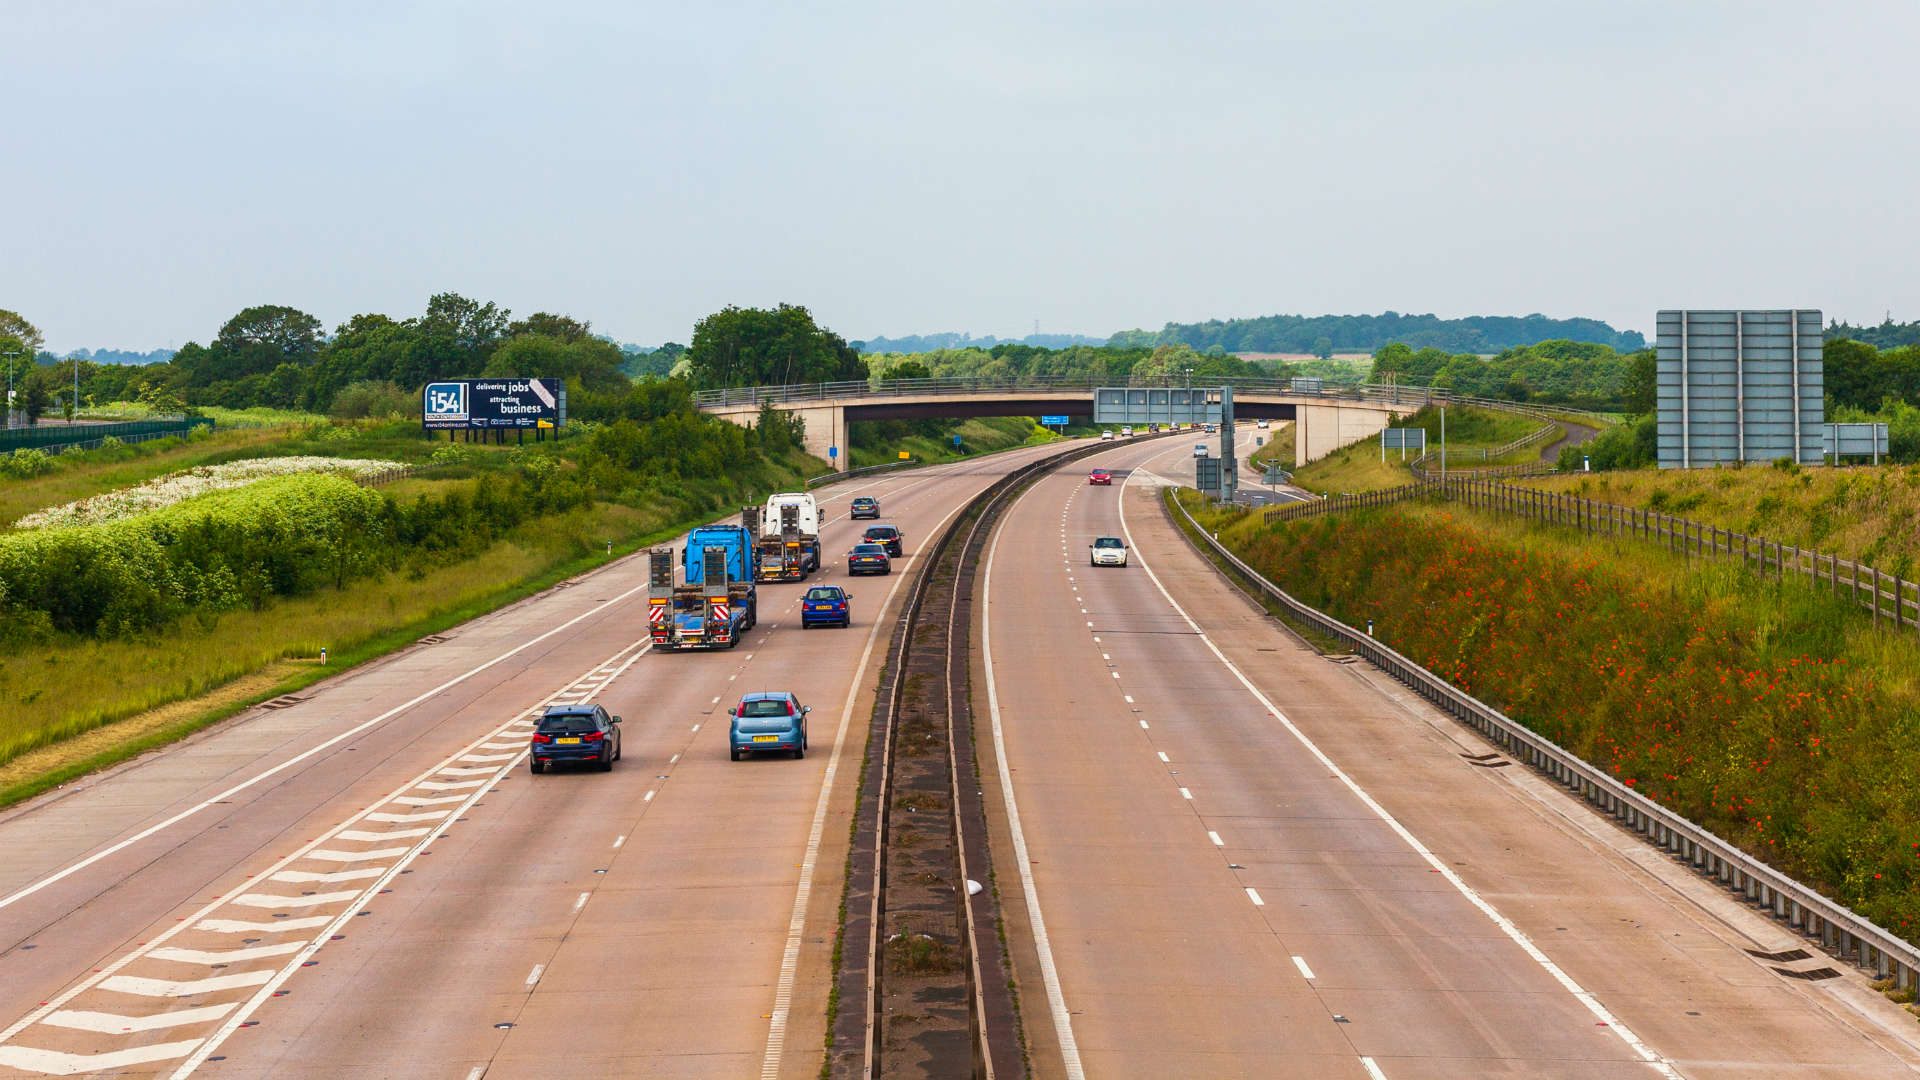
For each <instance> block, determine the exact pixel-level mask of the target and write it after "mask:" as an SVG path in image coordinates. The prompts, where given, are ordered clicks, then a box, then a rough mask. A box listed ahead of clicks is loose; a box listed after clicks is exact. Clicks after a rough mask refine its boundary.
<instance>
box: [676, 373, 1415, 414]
mask: <svg viewBox="0 0 1920 1080" xmlns="http://www.w3.org/2000/svg"><path fill="white" fill-rule="evenodd" d="M1193 385H1196V384H1194V383H1192V382H1191V381H1190V380H1188V379H1185V378H1183V377H1181V376H1177V375H1170V376H1137V377H1134V378H1130V379H1127V380H1125V381H1124V382H1122V381H1121V380H1117V379H1094V378H1086V377H1083V376H1073V375H1027V376H1020V377H1016V378H967V377H960V378H931V379H883V380H880V381H877V382H873V381H868V380H866V379H850V380H846V381H843V382H818V383H795V384H791V385H786V386H736V387H730V388H726V389H721V390H699V391H695V393H694V395H693V403H694V404H695V405H696V406H698V407H700V408H702V409H718V408H738V407H754V408H757V407H759V406H761V405H766V404H789V403H796V402H808V401H832V400H835V399H844V398H873V397H927V396H931V395H937V394H1003V393H1008V392H1020V391H1036V390H1037V391H1075V390H1088V391H1091V390H1095V389H1099V388H1101V387H1109V386H1126V387H1129V388H1141V387H1147V388H1156V387H1172V388H1185V387H1190V386H1193ZM1197 385H1198V386H1200V387H1203V388H1204V387H1213V386H1231V387H1233V388H1234V390H1236V391H1242V390H1245V391H1253V392H1263V393H1268V394H1285V395H1287V396H1289V397H1303V398H1321V399H1326V400H1329V401H1364V402H1370V403H1376V404H1393V405H1426V404H1431V403H1434V402H1443V401H1449V400H1451V398H1450V396H1449V394H1448V392H1447V391H1446V390H1445V389H1443V388H1439V389H1437V388H1434V387H1430V386H1398V385H1389V384H1384V383H1350V384H1345V385H1340V384H1328V383H1322V384H1321V388H1320V389H1318V390H1296V389H1294V388H1293V385H1292V380H1291V379H1271V378H1252V377H1241V378H1230V379H1207V380H1203V381H1201V382H1200V383H1198V384H1197Z"/></svg>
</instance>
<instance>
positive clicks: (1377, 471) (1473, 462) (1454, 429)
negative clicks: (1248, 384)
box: [1293, 406, 1546, 495]
mask: <svg viewBox="0 0 1920 1080" xmlns="http://www.w3.org/2000/svg"><path fill="white" fill-rule="evenodd" d="M1544 423H1545V421H1543V420H1538V419H1536V418H1534V417H1531V416H1523V415H1521V414H1519V413H1509V412H1500V411H1498V410H1495V409H1480V408H1474V407H1472V406H1456V407H1453V408H1449V409H1448V410H1447V450H1448V462H1449V464H1453V465H1458V466H1459V467H1461V468H1483V467H1486V466H1489V465H1512V464H1518V463H1520V462H1523V461H1533V460H1536V459H1538V458H1539V456H1540V450H1541V448H1542V447H1543V446H1545V445H1546V444H1545V443H1542V444H1540V445H1539V446H1529V447H1525V448H1523V449H1521V450H1519V451H1516V452H1515V453H1513V454H1511V455H1509V456H1507V457H1502V458H1496V459H1493V460H1490V461H1488V460H1481V459H1480V457H1479V453H1478V452H1479V451H1480V450H1482V449H1487V448H1492V447H1497V446H1502V445H1505V444H1506V443H1510V442H1512V441H1513V440H1515V439H1518V438H1520V437H1521V436H1523V435H1527V434H1529V433H1531V432H1533V431H1537V430H1539V428H1540V427H1541V425H1542V424H1544ZM1394 426H1395V427H1401V428H1415V427H1417V428H1425V429H1426V432H1427V445H1428V447H1429V448H1431V449H1436V450H1437V449H1438V448H1439V446H1440V410H1438V409H1435V408H1431V407H1429V408H1425V409H1421V410H1420V411H1419V412H1416V413H1414V414H1413V415H1411V416H1408V417H1407V418H1405V419H1404V420H1401V421H1399V422H1398V423H1396V424H1395V425H1394ZM1401 454H1402V451H1400V450H1389V451H1387V455H1386V460H1385V461H1381V460H1380V436H1378V435H1374V436H1371V437H1370V438H1366V439H1362V440H1361V441H1359V442H1357V443H1354V444H1353V445H1352V446H1348V447H1344V448H1342V449H1339V450H1336V451H1334V452H1333V453H1331V454H1328V455H1327V456H1326V457H1323V458H1321V459H1320V460H1319V461H1315V462H1312V463H1310V464H1308V465H1305V466H1302V467H1301V468H1299V469H1296V470H1294V479H1293V482H1294V483H1295V484H1298V485H1299V486H1301V487H1303V488H1306V489H1307V490H1309V491H1317V492H1320V493H1322V494H1330V495H1344V494H1348V493H1350V492H1356V491H1378V490H1380V489H1382V488H1391V487H1399V486H1400V485H1401V484H1407V483H1411V482H1412V481H1413V474H1412V473H1410V472H1408V471H1407V465H1408V464H1411V463H1412V461H1413V459H1414V458H1415V457H1418V456H1419V455H1417V454H1415V453H1414V452H1413V451H1410V450H1409V451H1406V452H1405V454H1406V461H1404V462H1403V461H1401V460H1400V458H1401Z"/></svg>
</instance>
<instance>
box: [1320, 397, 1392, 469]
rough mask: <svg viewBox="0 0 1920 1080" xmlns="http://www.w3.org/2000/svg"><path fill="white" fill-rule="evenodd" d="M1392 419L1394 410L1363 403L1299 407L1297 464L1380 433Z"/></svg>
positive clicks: (1321, 456) (1324, 455)
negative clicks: (1370, 406)
mask: <svg viewBox="0 0 1920 1080" xmlns="http://www.w3.org/2000/svg"><path fill="white" fill-rule="evenodd" d="M1409 411H1410V410H1409ZM1392 422H1393V413H1391V412H1389V411H1388V410H1386V409H1377V408H1369V407H1366V406H1363V405H1337V404H1336V405H1298V406H1295V408H1294V435H1293V456H1294V464H1296V465H1305V464H1306V463H1307V462H1309V461H1318V460H1320V459H1321V458H1323V457H1326V456H1327V455H1328V454H1331V453H1333V452H1334V451H1335V450H1338V449H1340V448H1341V447H1343V446H1352V445H1353V444H1354V443H1357V442H1359V441H1360V440H1362V439H1367V438H1371V437H1373V436H1375V435H1378V434H1379V433H1380V429H1381V428H1383V427H1386V426H1387V425H1389V424H1391V423H1392Z"/></svg>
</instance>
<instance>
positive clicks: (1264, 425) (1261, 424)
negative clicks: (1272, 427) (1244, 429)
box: [1253, 420, 1267, 431]
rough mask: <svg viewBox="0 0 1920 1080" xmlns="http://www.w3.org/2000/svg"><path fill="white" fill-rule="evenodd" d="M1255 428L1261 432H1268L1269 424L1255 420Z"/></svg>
mask: <svg viewBox="0 0 1920 1080" xmlns="http://www.w3.org/2000/svg"><path fill="white" fill-rule="evenodd" d="M1253 426H1254V427H1257V428H1259V429H1260V430H1261V431H1265V430H1267V422H1266V421H1265V420H1255V421H1254V422H1253Z"/></svg>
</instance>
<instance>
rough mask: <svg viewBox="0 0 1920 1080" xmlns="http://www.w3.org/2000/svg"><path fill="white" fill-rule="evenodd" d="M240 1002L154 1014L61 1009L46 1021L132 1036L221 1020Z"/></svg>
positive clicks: (110, 1033) (59, 1025)
mask: <svg viewBox="0 0 1920 1080" xmlns="http://www.w3.org/2000/svg"><path fill="white" fill-rule="evenodd" d="M239 1004H240V1003H239V1002H237V1001H229V1002H227V1003H226V1004H225V1005H203V1006H201V1007H200V1008H198V1009H178V1010H176V1011H174V1012H163V1013H154V1014H153V1015H152V1016H121V1015H120V1014H119V1013H103V1012H82V1011H80V1010H78V1009H61V1010H60V1011H59V1012H56V1013H51V1014H49V1015H48V1016H47V1018H46V1019H45V1020H42V1021H40V1022H41V1023H43V1024H52V1025H53V1026H54V1027H63V1028H73V1029H74V1030H75V1031H98V1032H101V1033H102V1034H106V1035H129V1034H132V1033H133V1032H136V1031H154V1030H157V1029H159V1028H168V1027H179V1026H180V1025H181V1024H200V1023H205V1022H206V1021H208V1020H218V1019H220V1018H221V1017H223V1016H225V1015H227V1014H228V1013H230V1012H232V1011H233V1009H234V1007H235V1006H236V1005H239Z"/></svg>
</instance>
